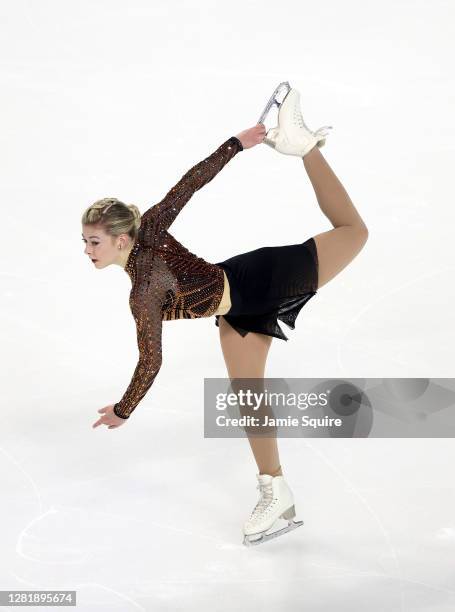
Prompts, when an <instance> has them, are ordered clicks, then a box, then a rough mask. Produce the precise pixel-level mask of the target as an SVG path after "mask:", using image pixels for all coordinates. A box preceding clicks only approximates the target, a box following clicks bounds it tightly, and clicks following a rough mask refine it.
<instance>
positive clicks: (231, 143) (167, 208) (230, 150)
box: [141, 136, 243, 246]
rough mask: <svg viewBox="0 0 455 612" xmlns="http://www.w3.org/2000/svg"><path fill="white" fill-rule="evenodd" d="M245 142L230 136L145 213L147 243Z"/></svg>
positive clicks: (143, 222) (167, 226) (241, 148)
mask: <svg viewBox="0 0 455 612" xmlns="http://www.w3.org/2000/svg"><path fill="white" fill-rule="evenodd" d="M242 150H243V145H242V142H241V141H240V140H239V139H238V138H237V137H236V136H231V138H228V140H226V142H224V143H223V144H222V145H221V146H220V147H218V149H217V150H216V151H215V152H214V153H212V154H211V155H209V157H207V158H206V159H204V160H203V161H201V162H199V163H198V164H196V165H195V166H193V167H192V168H191V169H190V170H188V172H187V173H186V174H184V175H183V176H182V178H181V179H180V180H179V182H178V183H177V184H176V185H174V187H173V188H172V189H171V190H170V191H169V192H168V193H167V194H166V196H165V197H164V198H163V200H161V202H158V204H155V205H154V206H152V207H151V208H149V210H147V211H146V212H145V213H144V214H143V215H142V221H141V234H142V239H143V243H144V244H149V246H151V244H150V243H151V238H152V237H153V235H154V233H155V232H156V231H158V230H167V229H168V228H169V227H170V225H171V224H172V222H173V221H174V220H175V218H176V217H177V215H178V214H179V212H180V211H181V210H182V208H183V207H184V206H185V204H186V203H187V202H188V200H189V199H190V198H191V196H192V195H193V193H194V192H195V191H197V190H198V189H200V188H201V187H203V186H204V185H206V184H207V183H208V182H210V181H211V180H212V179H213V178H214V177H215V176H216V175H217V174H218V172H220V170H221V169H222V168H223V167H224V166H225V165H226V164H227V163H228V161H230V160H231V159H232V158H233V157H234V156H235V155H236V154H237V153H238V152H239V151H242Z"/></svg>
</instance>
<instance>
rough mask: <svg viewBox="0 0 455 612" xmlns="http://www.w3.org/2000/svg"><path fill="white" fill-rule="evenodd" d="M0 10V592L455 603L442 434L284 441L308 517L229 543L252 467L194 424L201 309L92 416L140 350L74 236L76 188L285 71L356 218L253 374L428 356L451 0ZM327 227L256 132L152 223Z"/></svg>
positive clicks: (243, 232)
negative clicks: (137, 387)
mask: <svg viewBox="0 0 455 612" xmlns="http://www.w3.org/2000/svg"><path fill="white" fill-rule="evenodd" d="M0 15H1V31H0V51H1V54H0V66H1V85H2V95H1V98H0V111H1V125H2V129H1V135H2V142H3V146H2V147H1V149H0V156H1V167H2V171H3V172H2V180H1V182H0V189H1V210H2V221H3V232H2V249H1V250H2V256H3V265H2V269H1V273H2V283H1V291H2V301H1V322H2V343H1V344H2V363H3V366H2V379H3V380H2V401H1V404H2V409H1V431H0V476H1V485H2V488H1V507H0V519H1V522H0V524H1V528H0V540H1V552H0V588H1V589H73V590H77V593H78V609H79V610H81V611H82V610H83V611H84V612H86V611H87V612H91V611H92V610H93V611H95V610H96V611H97V610H109V611H111V610H120V611H122V612H126V611H129V610H147V611H152V610H153V611H155V610H156V611H159V612H161V611H163V612H164V611H166V612H167V611H175V610H185V611H187V610H191V611H192V610H198V611H200V610H217V611H220V612H224V611H228V610H232V609H239V610H246V609H248V610H261V611H276V610H286V611H287V612H289V611H294V610H302V609H305V610H308V611H311V612H313V611H318V612H319V611H324V612H325V611H332V610H335V609H336V610H349V611H351V612H353V611H359V612H363V611H364V610H369V611H372V612H376V611H377V612H382V611H383V610H386V609H387V610H396V611H400V612H405V611H406V612H407V611H417V610H418V611H421V610H422V611H423V610H425V611H426V610H428V611H430V610H431V611H432V612H436V611H438V612H442V611H449V610H453V608H454V606H455V570H454V567H455V566H454V562H453V559H454V554H455V518H454V488H453V460H454V456H455V453H454V450H453V441H452V440H451V439H434V440H431V439H414V440H412V439H411V440H406V439H403V440H401V439H365V440H358V439H357V440H349V439H345V440H338V441H329V440H312V441H309V440H308V441H305V440H303V441H302V440H290V439H282V440H280V441H279V443H280V458H281V463H282V466H283V470H284V474H285V476H286V479H287V481H288V483H289V484H290V486H291V488H292V490H293V492H294V496H295V499H296V510H297V518H300V519H302V520H304V522H305V524H304V526H303V528H300V529H299V530H297V531H295V532H293V533H292V534H287V535H285V536H284V537H282V538H278V539H277V540H274V541H272V542H269V543H267V544H264V545H262V546H259V547H255V548H245V547H243V546H242V545H241V539H242V534H241V527H242V524H243V521H244V520H246V518H247V517H248V515H249V513H250V512H251V510H252V508H253V506H254V505H255V503H256V501H257V493H258V492H257V491H256V489H255V486H256V476H255V475H256V472H257V469H256V465H255V462H254V458H253V456H252V454H251V451H250V448H249V445H248V443H247V441H246V440H243V439H234V440H231V439H228V440H218V439H204V436H203V380H204V377H222V376H225V375H226V371H225V367H224V362H223V358H222V353H221V350H220V345H219V340H218V328H217V327H215V319H214V318H208V319H199V320H195V321H194V320H193V321H190V320H180V321H172V322H165V323H164V336H163V351H164V363H163V367H162V369H161V371H160V373H159V375H158V377H157V379H156V382H155V384H154V385H153V387H152V388H151V390H150V391H149V393H148V395H147V396H146V397H145V398H144V400H143V401H142V402H141V403H140V404H139V406H138V407H137V409H136V411H135V412H134V413H133V415H132V416H131V418H130V419H129V421H128V422H127V423H126V424H125V425H124V426H122V427H120V428H118V429H114V430H108V429H107V428H106V427H104V426H103V427H98V428H96V429H92V424H93V423H94V422H95V420H97V418H98V416H99V415H98V413H97V410H98V409H99V408H101V407H103V406H105V405H107V404H112V403H114V402H116V401H118V400H119V399H120V397H121V396H122V395H123V393H124V391H125V390H126V387H127V385H128V383H129V381H130V378H131V375H132V373H133V371H134V368H135V365H136V361H137V346H136V337H135V326H134V320H133V318H132V317H131V313H130V311H129V305H128V295H129V290H130V280H129V278H128V276H127V275H126V273H125V272H124V271H123V270H122V269H121V268H120V267H118V266H110V267H108V268H106V269H104V270H103V271H102V273H101V271H99V270H96V269H95V267H94V266H93V264H92V263H91V262H90V260H89V258H88V257H87V256H86V255H84V253H83V250H84V244H83V243H82V242H81V235H80V234H81V225H80V219H81V216H82V213H83V211H84V210H85V208H87V207H88V206H89V205H90V204H91V203H92V202H94V201H95V200H97V199H99V198H102V197H106V196H114V197H118V198H119V199H121V200H123V201H125V202H127V203H134V204H136V205H138V206H139V208H140V209H141V211H145V210H146V209H147V208H148V207H149V206H151V205H153V204H154V203H155V202H157V201H159V200H160V199H161V198H162V197H163V196H164V195H165V194H166V193H167V191H168V190H169V189H170V188H171V187H172V186H173V185H174V184H175V183H176V182H177V181H178V180H179V179H180V177H181V176H182V175H183V174H184V173H185V172H186V171H187V170H188V169H189V168H190V167H191V166H193V165H194V164H195V163H197V162H198V161H201V160H202V159H204V158H205V157H207V156H208V155H209V154H210V153H212V152H213V151H214V150H215V149H216V148H217V147H218V146H219V145H220V144H222V143H223V142H224V141H225V140H226V139H227V138H229V137H230V136H232V135H236V134H238V133H239V132H240V131H242V130H243V129H246V128H248V127H252V126H253V125H255V124H256V122H257V120H258V118H259V116H260V113H261V112H262V110H263V108H264V106H265V103H266V102H267V100H268V98H269V97H270V95H271V94H272V92H273V90H274V88H275V87H276V85H277V84H278V83H280V82H281V81H284V80H289V81H290V83H291V85H292V86H293V87H296V88H297V89H299V91H300V93H301V100H302V110H303V116H304V119H305V121H306V123H307V124H308V125H309V126H310V127H311V128H312V129H313V130H315V129H317V128H318V127H320V126H322V125H332V126H333V127H334V129H333V130H332V132H331V134H330V136H329V138H328V139H327V144H326V146H325V147H324V148H323V149H322V153H323V154H324V156H325V157H326V159H327V161H328V162H329V163H330V165H331V166H332V168H333V169H334V171H335V172H336V174H337V176H338V177H339V178H340V180H341V181H342V182H343V185H344V186H345V187H346V189H347V190H348V192H349V194H350V196H351V198H352V200H353V201H354V203H355V205H356V207H357V208H358V210H359V212H360V214H361V215H362V217H363V219H364V220H365V222H366V224H367V226H368V228H369V240H368V242H367V245H366V246H365V248H364V249H363V251H362V252H361V253H360V254H359V256H358V257H357V258H356V259H355V260H354V261H353V262H352V263H351V265H350V266H349V267H348V268H346V269H345V270H344V271H343V272H342V273H341V274H340V275H339V276H337V277H336V278H335V279H334V280H333V281H331V282H330V283H329V284H327V285H325V286H324V287H323V288H321V290H320V291H319V292H318V294H317V296H315V297H314V298H313V299H312V300H311V301H310V302H309V303H308V305H307V306H305V308H304V309H302V311H301V313H300V315H299V318H298V320H297V323H296V329H295V330H294V331H291V330H289V329H288V328H287V327H286V326H284V327H283V329H284V331H285V333H286V335H288V337H289V338H290V339H289V341H288V342H283V341H281V340H274V341H273V343H272V347H271V351H270V355H269V360H268V364H267V372H266V373H267V375H268V376H274V377H279V376H285V377H329V376H330V377H334V376H336V377H338V376H340V377H342V376H345V377H363V376H368V377H451V376H452V375H453V340H454V332H453V325H452V318H451V317H452V315H451V311H452V305H453V303H454V298H455V292H454V284H453V273H454V268H455V266H454V258H453V231H454V230H453V228H454V221H455V218H454V217H455V215H454V212H453V172H454V154H453V153H454V144H453V142H454V132H455V130H454V124H453V106H454V91H455V88H454V78H453V64H452V58H453V53H454V48H453V42H452V38H451V35H452V33H453V32H452V30H453V19H454V10H453V5H452V4H451V3H450V2H444V1H442V0H437V1H435V2H431V3H430V2H421V1H419V2H409V1H407V2H406V1H404V2H403V1H401V2H390V1H386V2H353V1H352V0H351V1H350V0H348V1H345V2H334V1H331V2H318V3H315V2H306V1H303V0H299V1H292V2H291V1H289V0H283V1H282V2H279V3H275V2H259V1H257V0H256V1H245V0H243V1H242V2H240V1H239V0H231V1H230V2H229V3H219V2H218V3H217V2H209V1H207V0H204V1H202V2H196V1H192V2H190V1H188V2H182V1H175V0H174V2H151V1H150V2H145V1H141V2H139V1H134V0H133V1H130V2H126V1H124V2H119V1H118V0H116V1H112V0H109V1H107V0H106V1H99V0H97V1H92V2H88V1H86V0H84V1H80V0H79V1H78V2H57V1H55V0H52V1H51V0H46V1H40V2H33V1H31V0H28V1H27V0H19V1H16V2H5V1H2V2H1V3H0ZM270 117H272V122H271V123H270ZM275 117H276V111H275V114H273V112H272V113H271V114H270V115H269V119H268V120H267V127H272V126H273V124H274V123H273V119H274V118H275ZM330 227H331V226H330V224H329V222H328V220H327V219H326V217H325V216H324V215H323V214H322V212H321V211H320V209H319V207H318V205H317V201H316V197H315V195H314V192H313V190H312V187H311V184H310V181H309V179H308V177H307V175H306V172H305V170H304V167H303V164H302V162H301V160H300V159H298V158H295V157H289V156H284V155H280V154H278V153H276V152H274V151H273V150H272V149H270V148H269V147H267V146H266V145H260V146H258V147H255V148H253V149H252V150H246V151H244V152H240V153H239V154H238V155H237V156H236V157H235V158H234V159H233V160H232V161H231V162H230V163H229V164H228V166H227V167H226V168H224V169H223V170H222V172H221V173H220V174H219V175H218V176H217V177H216V178H215V179H214V180H213V181H212V182H211V183H210V184H208V185H207V186H206V187H204V188H203V189H202V190H201V191H200V192H198V193H197V194H195V195H194V196H193V198H192V199H191V201H190V202H189V203H188V204H187V205H186V207H185V209H184V210H183V211H182V212H181V214H180V215H179V217H178V218H177V220H176V221H175V223H174V224H173V226H172V229H171V232H172V233H173V235H174V236H175V237H176V238H177V239H178V240H180V241H181V242H182V243H183V244H184V245H185V246H186V247H187V248H188V249H189V250H190V251H192V252H193V253H196V254H197V255H198V256H200V257H203V258H204V259H206V260H207V261H210V262H217V261H221V260H223V259H226V258H227V257H230V256H232V255H234V254H237V253H241V252H244V251H249V250H252V249H254V248H257V247H260V246H264V245H281V244H294V243H297V242H303V241H304V240H306V239H307V238H309V237H310V236H313V235H315V234H317V233H319V232H321V231H325V230H327V229H330ZM182 347H184V348H185V350H183V349H182ZM5 609H7V608H5ZM41 609H44V608H41ZM46 609H47V608H46ZM49 609H51V608H49ZM52 609H54V608H52Z"/></svg>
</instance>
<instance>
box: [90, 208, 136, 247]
mask: <svg viewBox="0 0 455 612" xmlns="http://www.w3.org/2000/svg"><path fill="white" fill-rule="evenodd" d="M82 223H83V224H84V225H101V227H102V228H103V230H104V231H105V232H106V234H109V235H110V236H114V237H117V236H120V234H128V235H129V236H130V238H131V239H132V240H133V241H134V240H136V238H137V234H138V231H139V227H140V225H141V213H140V210H139V208H138V207H137V206H135V205H134V204H124V202H121V201H120V200H118V199H117V198H103V199H102V200H97V201H96V202H94V203H93V204H92V205H91V206H89V207H88V208H87V210H86V211H85V212H84V214H83V215H82Z"/></svg>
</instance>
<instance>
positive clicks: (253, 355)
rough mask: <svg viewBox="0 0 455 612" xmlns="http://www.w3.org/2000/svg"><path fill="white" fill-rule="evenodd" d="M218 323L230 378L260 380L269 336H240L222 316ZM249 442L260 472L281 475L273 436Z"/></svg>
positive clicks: (252, 439)
mask: <svg viewBox="0 0 455 612" xmlns="http://www.w3.org/2000/svg"><path fill="white" fill-rule="evenodd" d="M218 323H219V330H220V342H221V349H222V351H223V357H224V361H225V363H226V368H227V371H228V375H229V378H230V379H231V380H232V379H236V378H257V379H261V378H262V379H263V378H264V373H265V364H266V360H267V355H268V352H269V349H270V345H271V343H272V340H273V338H272V336H267V335H266V334H257V333H253V332H250V333H248V334H247V335H246V336H245V337H242V336H241V335H240V334H239V333H238V332H237V331H235V329H233V328H232V327H231V326H230V325H229V323H228V322H227V321H226V319H225V318H224V317H223V316H221V317H220V318H219V320H218ZM247 435H248V431H247ZM248 441H249V443H250V446H251V450H252V451H253V455H254V458H255V460H256V464H257V466H258V469H259V473H260V474H270V475H271V476H282V475H283V472H282V470H281V466H280V458H279V454H278V444H277V439H276V436H270V437H262V436H261V437H257V436H254V435H248Z"/></svg>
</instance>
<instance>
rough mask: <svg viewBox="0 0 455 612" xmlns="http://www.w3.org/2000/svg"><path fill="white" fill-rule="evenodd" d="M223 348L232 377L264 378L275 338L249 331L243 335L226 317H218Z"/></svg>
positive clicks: (229, 373)
mask: <svg viewBox="0 0 455 612" xmlns="http://www.w3.org/2000/svg"><path fill="white" fill-rule="evenodd" d="M218 323H219V330H220V342H221V350H222V352H223V357H224V361H225V363H226V367H227V371H228V375H229V377H230V378H264V374H265V364H266V361H267V355H268V352H269V349H270V345H271V344H272V340H273V338H272V337H271V336H268V335H266V334H258V333H255V332H249V333H248V334H247V335H246V336H245V337H242V336H241V335H240V334H239V333H238V332H237V331H236V330H235V329H233V328H232V327H231V326H230V325H229V323H228V322H227V321H226V319H225V318H224V317H223V316H221V317H220V318H219V319H218Z"/></svg>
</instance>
